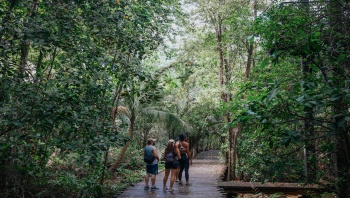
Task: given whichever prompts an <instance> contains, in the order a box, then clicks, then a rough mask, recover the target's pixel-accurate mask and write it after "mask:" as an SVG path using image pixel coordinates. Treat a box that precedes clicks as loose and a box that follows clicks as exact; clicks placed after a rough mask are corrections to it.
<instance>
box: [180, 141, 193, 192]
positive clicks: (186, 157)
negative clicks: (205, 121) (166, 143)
mask: <svg viewBox="0 0 350 198" xmlns="http://www.w3.org/2000/svg"><path fill="white" fill-rule="evenodd" d="M187 141H188V138H187V136H186V135H185V134H182V135H180V136H179V143H178V144H179V150H180V155H181V160H180V161H179V166H180V171H179V185H182V181H181V179H182V172H183V171H184V170H185V178H186V186H190V183H189V174H188V169H189V168H190V164H191V165H192V158H191V153H190V144H189V143H188V142H187Z"/></svg>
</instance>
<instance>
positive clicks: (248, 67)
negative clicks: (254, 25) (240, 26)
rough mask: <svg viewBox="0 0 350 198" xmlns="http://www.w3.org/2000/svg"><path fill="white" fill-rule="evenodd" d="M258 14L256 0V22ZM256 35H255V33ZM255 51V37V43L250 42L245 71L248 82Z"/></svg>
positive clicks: (255, 2)
mask: <svg viewBox="0 0 350 198" xmlns="http://www.w3.org/2000/svg"><path fill="white" fill-rule="evenodd" d="M257 13H258V1H257V0H255V1H254V21H255V20H256V17H257ZM253 35H254V33H253ZM253 50H254V37H253V42H252V43H250V41H248V58H247V67H246V70H245V78H246V80H247V79H248V78H249V76H250V70H251V67H252V62H253V61H252V59H253Z"/></svg>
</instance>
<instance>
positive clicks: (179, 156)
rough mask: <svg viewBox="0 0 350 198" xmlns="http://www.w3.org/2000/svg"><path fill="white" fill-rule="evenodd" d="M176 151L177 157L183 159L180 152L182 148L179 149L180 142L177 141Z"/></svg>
mask: <svg viewBox="0 0 350 198" xmlns="http://www.w3.org/2000/svg"><path fill="white" fill-rule="evenodd" d="M175 152H176V155H177V158H178V159H181V154H180V149H179V143H176V144H175Z"/></svg>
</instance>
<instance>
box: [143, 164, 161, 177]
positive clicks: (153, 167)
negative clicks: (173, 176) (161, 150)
mask: <svg viewBox="0 0 350 198" xmlns="http://www.w3.org/2000/svg"><path fill="white" fill-rule="evenodd" d="M146 173H147V174H151V175H157V174H158V164H147V165H146Z"/></svg>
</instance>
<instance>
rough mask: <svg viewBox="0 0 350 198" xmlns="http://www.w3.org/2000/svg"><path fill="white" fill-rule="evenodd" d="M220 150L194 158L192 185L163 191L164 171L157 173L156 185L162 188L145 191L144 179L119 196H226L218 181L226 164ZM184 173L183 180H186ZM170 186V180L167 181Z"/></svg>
mask: <svg viewBox="0 0 350 198" xmlns="http://www.w3.org/2000/svg"><path fill="white" fill-rule="evenodd" d="M218 156H219V151H217V150H212V151H203V152H201V153H199V154H198V155H197V156H196V157H195V158H194V159H193V165H192V166H190V169H189V175H190V183H191V186H189V187H187V186H185V185H178V184H177V183H175V184H174V191H173V192H168V191H163V177H164V172H162V173H160V174H158V175H157V180H156V186H157V187H158V188H160V189H159V190H156V191H149V190H148V191H145V190H143V187H144V186H145V183H144V181H142V182H139V183H137V184H135V186H133V187H129V188H128V189H126V190H125V191H124V192H123V193H122V194H121V195H118V196H117V197H118V198H119V197H120V198H121V197H150V198H153V197H154V198H161V197H167V198H175V197H179V198H180V197H181V198H182V197H193V198H197V197H212V198H216V197H225V196H224V194H222V193H223V191H220V189H219V188H218V187H217V182H218V181H219V179H220V176H221V175H222V173H223V171H224V168H225V165H224V164H222V163H220V162H219V159H218ZM184 175H185V174H184V173H183V180H184ZM167 184H168V186H169V180H168V182H167Z"/></svg>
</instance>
